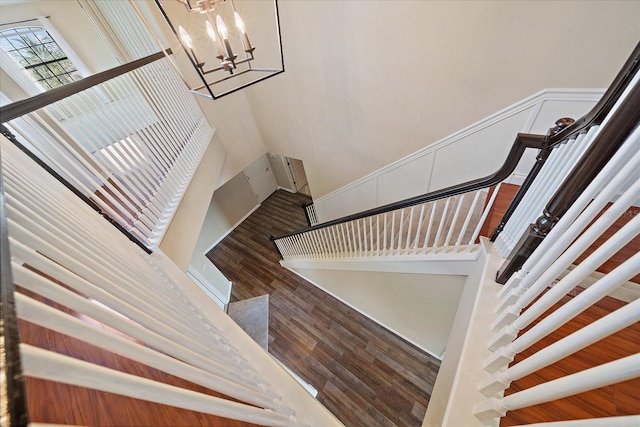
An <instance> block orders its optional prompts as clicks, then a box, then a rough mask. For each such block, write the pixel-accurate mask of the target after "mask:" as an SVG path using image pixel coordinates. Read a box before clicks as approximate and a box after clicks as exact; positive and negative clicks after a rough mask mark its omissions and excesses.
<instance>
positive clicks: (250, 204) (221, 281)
mask: <svg viewBox="0 0 640 427" xmlns="http://www.w3.org/2000/svg"><path fill="white" fill-rule="evenodd" d="M259 206H260V205H259V204H258V202H257V201H256V196H255V195H254V194H253V191H252V190H251V187H250V186H249V183H248V182H247V179H246V178H245V176H244V174H243V173H239V174H237V175H236V176H235V177H233V178H232V179H230V180H229V181H227V182H226V183H225V184H224V185H223V186H221V187H220V188H218V189H217V190H216V191H215V192H214V193H213V197H212V198H211V202H210V203H209V208H208V210H207V214H206V216H205V218H204V222H203V223H202V228H201V229H200V233H199V234H198V240H197V242H196V245H195V248H194V250H193V254H192V255H191V261H190V265H189V271H190V272H191V273H192V274H193V275H194V276H195V277H196V278H198V279H199V281H200V282H201V283H202V284H203V287H205V289H206V290H208V291H209V292H211V293H213V294H214V296H215V297H216V298H218V299H220V300H221V301H222V303H224V304H226V303H228V302H229V298H230V296H231V286H232V284H231V282H230V281H229V280H228V279H227V278H226V277H225V276H224V275H223V274H222V272H220V270H218V268H217V267H216V266H215V265H214V264H213V263H212V262H211V261H209V259H208V258H207V257H206V256H205V255H206V253H207V252H208V251H209V250H211V248H212V247H213V246H214V245H215V244H217V243H218V242H220V241H221V240H222V239H223V238H224V237H225V236H226V235H227V234H229V233H230V232H231V231H233V228H235V226H237V225H238V224H239V223H240V222H242V220H244V219H245V218H246V217H247V216H248V215H250V214H251V213H252V212H253V211H254V210H255V209H257V208H258V207H259Z"/></svg>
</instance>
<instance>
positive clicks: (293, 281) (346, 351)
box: [207, 190, 440, 427]
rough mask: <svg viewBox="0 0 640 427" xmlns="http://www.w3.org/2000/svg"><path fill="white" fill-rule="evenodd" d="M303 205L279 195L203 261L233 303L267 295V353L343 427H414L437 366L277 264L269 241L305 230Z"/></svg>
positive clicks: (292, 196) (303, 198) (298, 198)
mask: <svg viewBox="0 0 640 427" xmlns="http://www.w3.org/2000/svg"><path fill="white" fill-rule="evenodd" d="M309 200H310V199H309V198H308V197H306V196H302V195H300V194H291V193H287V192H285V191H281V190H280V191H277V192H276V193H274V194H273V195H272V196H271V197H269V199H267V200H266V201H264V202H263V203H262V206H260V208H258V209H257V210H256V211H255V212H254V213H253V214H252V215H251V216H250V217H249V218H248V219H247V220H245V221H244V222H243V223H242V224H241V225H240V226H239V227H238V228H236V229H235V230H234V231H233V232H232V233H231V234H229V236H227V237H226V238H225V239H224V240H223V241H222V242H221V243H219V244H218V245H217V246H216V247H215V248H214V249H213V250H212V251H211V252H209V253H208V254H207V256H208V258H209V259H210V260H211V261H212V262H213V263H214V264H215V265H216V266H217V267H218V268H219V269H220V270H221V271H222V273H223V274H224V275H225V276H227V278H229V280H231V281H232V282H233V289H232V301H237V300H243V299H247V298H251V297H256V296H259V295H264V294H269V298H270V306H269V322H270V324H269V352H270V353H271V354H273V355H274V356H275V357H276V358H278V359H279V360H280V361H281V362H283V363H284V364H285V365H287V366H288V367H289V368H290V369H292V370H293V371H294V372H296V373H297V374H298V375H300V376H301V377H302V378H303V379H304V380H306V381H307V382H309V383H310V384H311V385H313V386H314V387H315V388H316V389H317V390H318V392H319V393H318V400H319V401H320V402H321V403H323V404H324V405H325V406H326V407H327V408H328V409H329V410H330V411H331V412H332V413H334V414H335V415H336V416H337V417H338V418H339V419H340V420H341V421H342V422H343V423H344V424H345V425H347V426H349V427H351V426H367V427H372V426H419V425H421V424H422V419H423V418H424V413H425V410H426V407H427V404H428V402H429V397H430V395H431V391H432V389H433V384H434V382H435V379H436V375H437V372H438V368H439V365H440V362H439V361H438V360H437V359H435V358H434V357H432V356H430V355H428V354H427V353H425V352H423V351H421V350H419V349H418V348H416V347H414V346H413V345H411V344H409V343H407V342H406V341H404V340H403V339H401V338H399V337H397V336H396V335H394V334H393V333H391V332H389V331H387V330H386V329H384V328H383V327H381V326H379V325H378V324H376V323H374V322H373V321H371V320H369V319H368V318H366V317H364V316H363V315H361V314H360V313H358V312H356V311H355V310H353V309H351V308H350V307H348V306H346V305H345V304H343V303H341V302H340V301H338V300H336V299H335V298H333V297H332V296H330V295H328V294H327V293H325V292H324V291H322V290H320V289H318V288H316V287H315V286H313V285H311V284H310V283H308V282H306V281H304V280H302V279H301V278H299V277H298V276H296V275H295V274H293V273H291V272H289V271H288V270H286V269H285V268H283V267H281V266H280V264H279V256H278V254H277V252H276V249H275V248H274V246H273V244H272V243H271V241H270V240H269V235H270V234H271V235H278V234H282V233H286V232H289V231H294V230H298V229H301V228H303V227H305V226H306V222H305V217H304V213H303V211H302V209H301V207H300V205H301V203H302V202H307V201H309Z"/></svg>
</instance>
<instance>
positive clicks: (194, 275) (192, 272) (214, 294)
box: [187, 265, 232, 311]
mask: <svg viewBox="0 0 640 427" xmlns="http://www.w3.org/2000/svg"><path fill="white" fill-rule="evenodd" d="M187 276H188V277H189V279H191V280H192V281H193V282H195V284H196V285H198V286H199V287H200V289H202V292H204V293H205V294H207V295H208V296H210V297H211V299H212V300H213V302H215V303H216V305H217V306H218V307H220V308H221V309H222V310H224V311H226V307H227V304H229V299H230V298H229V296H230V295H231V286H232V283H231V281H229V280H227V282H228V285H229V287H228V289H229V292H228V296H227V298H225V297H224V296H223V295H221V294H220V293H219V291H218V289H216V287H215V286H213V285H211V286H207V283H209V281H208V280H207V279H205V278H204V276H203V275H202V274H200V272H199V271H198V270H196V269H195V268H194V267H193V266H192V265H190V266H189V268H188V270H187ZM225 300H226V301H225Z"/></svg>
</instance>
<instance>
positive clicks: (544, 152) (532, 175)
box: [491, 117, 575, 242]
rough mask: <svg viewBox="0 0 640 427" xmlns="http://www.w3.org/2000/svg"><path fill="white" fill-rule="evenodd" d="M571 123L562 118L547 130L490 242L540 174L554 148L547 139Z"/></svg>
mask: <svg viewBox="0 0 640 427" xmlns="http://www.w3.org/2000/svg"><path fill="white" fill-rule="evenodd" d="M573 123H575V120H574V119H572V118H570V117H563V118H561V119H558V120H556V123H555V124H556V125H555V127H552V128H551V129H549V132H547V135H546V136H545V143H544V146H543V147H542V148H541V149H540V151H539V152H538V155H537V156H536V162H535V164H534V165H533V167H532V168H531V171H529V174H528V175H527V178H526V179H525V180H524V182H523V183H522V185H521V186H520V189H519V190H518V192H517V193H516V195H515V196H514V197H513V200H512V201H511V203H510V204H509V207H508V208H507V210H506V211H505V213H504V215H503V216H502V219H501V220H500V224H498V226H497V227H496V229H495V230H493V233H492V234H491V241H492V242H495V241H496V239H497V238H498V235H499V234H500V233H502V230H504V227H505V225H507V222H508V221H509V219H510V218H511V215H513V213H514V212H515V211H516V208H517V207H518V205H519V204H520V202H521V201H522V199H523V198H524V195H525V194H527V191H528V190H529V187H531V184H533V181H535V179H536V177H537V176H538V173H540V170H542V166H544V163H545V162H546V161H547V159H548V158H549V155H550V154H551V151H552V150H553V148H554V146H553V145H551V144H550V143H549V138H550V137H552V136H554V135H557V134H558V133H560V132H561V131H563V130H564V129H565V128H567V127H569V126H571V125H572V124H573Z"/></svg>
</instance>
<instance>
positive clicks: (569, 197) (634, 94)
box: [496, 85, 640, 284]
mask: <svg viewBox="0 0 640 427" xmlns="http://www.w3.org/2000/svg"><path fill="white" fill-rule="evenodd" d="M639 122H640V86H639V85H636V86H635V87H633V88H632V89H631V90H630V92H629V94H628V96H627V97H626V98H625V99H624V101H622V103H621V104H620V107H619V108H618V110H617V111H616V112H615V113H614V114H613V115H612V116H611V117H610V119H609V122H608V123H607V124H606V125H605V126H604V127H603V128H602V129H601V130H600V133H599V134H598V136H597V137H596V138H595V139H594V141H593V143H592V145H591V147H589V149H588V150H587V152H586V153H585V154H584V155H583V157H582V158H581V159H580V161H579V163H578V164H577V165H576V166H575V167H574V169H573V170H572V171H571V172H570V173H569V175H568V176H567V178H565V180H564V182H563V183H562V185H560V187H559V189H558V191H556V193H555V194H554V195H553V197H552V198H551V199H550V200H549V202H548V203H547V205H546V206H545V208H544V210H543V212H542V215H541V216H540V217H539V218H538V219H537V220H536V221H535V223H534V224H531V225H530V226H529V228H528V230H527V231H526V232H525V233H524V234H523V235H522V237H521V238H520V240H519V241H518V244H517V245H516V246H515V247H514V248H513V250H512V251H511V253H510V254H509V256H508V257H507V259H506V260H505V262H504V263H503V265H502V266H501V267H500V270H499V271H498V273H497V275H496V282H498V283H502V284H504V283H506V282H507V280H509V278H510V277H511V276H512V275H513V273H515V272H516V271H518V270H520V268H521V267H522V264H524V262H525V261H526V260H527V259H528V258H529V256H530V255H531V254H532V253H533V252H534V251H535V249H536V248H537V247H538V245H539V244H540V242H542V240H543V239H544V238H545V237H546V236H547V234H548V233H549V231H551V229H552V228H553V227H554V226H555V225H556V224H557V223H558V221H559V220H560V218H562V216H563V215H564V214H565V213H566V212H567V211H568V210H569V208H570V207H571V205H572V204H573V203H575V201H576V200H577V199H578V197H579V196H580V194H582V192H583V191H584V190H585V189H586V188H587V186H588V185H589V184H590V183H591V181H592V180H593V179H594V178H595V177H596V175H598V173H599V172H600V171H601V170H602V168H603V167H604V166H605V165H606V164H607V162H608V161H609V160H610V159H611V157H613V155H614V154H615V153H616V151H618V148H620V146H621V145H622V144H623V142H624V141H625V139H626V138H627V136H628V135H629V134H630V133H631V131H633V129H634V128H635V127H636V126H637V125H638V123H639Z"/></svg>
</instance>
